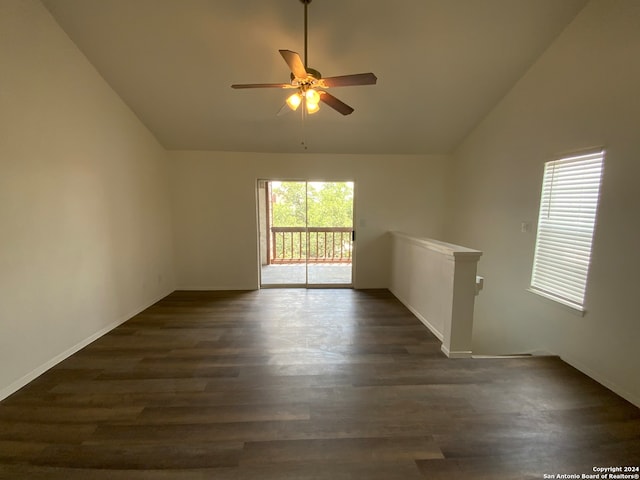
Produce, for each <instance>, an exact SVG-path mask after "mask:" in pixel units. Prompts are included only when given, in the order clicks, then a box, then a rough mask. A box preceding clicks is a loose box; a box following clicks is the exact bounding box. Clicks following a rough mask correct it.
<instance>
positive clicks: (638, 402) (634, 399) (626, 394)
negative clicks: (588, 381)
mask: <svg viewBox="0 0 640 480" xmlns="http://www.w3.org/2000/svg"><path fill="white" fill-rule="evenodd" d="M559 356H560V358H561V359H562V361H564V362H566V363H568V364H569V365H571V366H572V367H574V368H576V369H577V370H580V371H581V372H582V373H584V374H585V375H587V376H588V377H591V378H593V379H594V380H595V381H596V382H598V383H600V384H601V385H604V386H605V387H607V388H608V389H609V390H611V391H612V392H614V393H615V394H617V395H620V396H621V397H622V398H624V399H625V400H627V401H628V402H631V403H633V404H634V405H635V406H636V407H638V408H640V397H639V396H637V395H634V394H633V393H632V392H630V391H628V390H627V389H626V388H622V387H620V385H618V384H616V383H615V382H612V381H610V380H609V379H607V378H605V377H604V376H602V375H601V374H600V373H599V372H596V371H595V370H593V369H591V368H589V367H585V366H584V365H583V364H582V363H581V362H577V361H575V360H574V359H572V358H570V357H566V356H564V355H559Z"/></svg>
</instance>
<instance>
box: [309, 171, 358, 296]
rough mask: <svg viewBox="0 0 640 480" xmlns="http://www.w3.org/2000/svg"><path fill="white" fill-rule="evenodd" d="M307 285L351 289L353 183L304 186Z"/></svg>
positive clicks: (316, 183)
mask: <svg viewBox="0 0 640 480" xmlns="http://www.w3.org/2000/svg"><path fill="white" fill-rule="evenodd" d="M307 231H308V244H309V251H308V255H307V272H308V273H307V285H315V286H319V285H327V286H335V285H351V283H352V273H351V266H352V253H353V182H309V183H308V184H307Z"/></svg>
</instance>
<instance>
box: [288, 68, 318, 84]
mask: <svg viewBox="0 0 640 480" xmlns="http://www.w3.org/2000/svg"><path fill="white" fill-rule="evenodd" d="M305 70H306V71H307V74H308V76H307V78H306V79H305V80H302V81H301V82H300V83H307V82H310V80H311V79H312V80H316V81H318V80H320V79H321V78H322V74H321V73H320V72H319V71H318V70H316V69H315V68H310V67H305ZM295 79H296V76H295V75H294V74H293V73H292V74H291V81H292V82H293V81H294V80H295ZM298 80H300V79H298Z"/></svg>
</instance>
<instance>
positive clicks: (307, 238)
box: [271, 227, 353, 263]
mask: <svg viewBox="0 0 640 480" xmlns="http://www.w3.org/2000/svg"><path fill="white" fill-rule="evenodd" d="M352 252H353V228H351V227H308V228H304V227H271V263H305V262H308V263H351V255H352Z"/></svg>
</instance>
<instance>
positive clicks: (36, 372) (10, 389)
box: [0, 290, 173, 401]
mask: <svg viewBox="0 0 640 480" xmlns="http://www.w3.org/2000/svg"><path fill="white" fill-rule="evenodd" d="M172 291H173V290H172ZM172 291H169V292H168V293H165V294H163V295H161V296H160V297H158V298H156V299H155V300H153V301H151V302H150V303H148V304H146V306H144V307H142V308H139V309H136V310H134V311H133V312H130V313H128V314H126V315H124V316H123V317H121V318H119V319H118V320H116V321H115V322H113V323H111V324H109V325H107V326H106V327H104V328H102V329H101V330H99V331H97V332H96V333H94V334H93V335H90V336H89V337H87V338H85V339H84V340H82V341H80V342H78V343H76V344H75V345H74V346H72V347H71V348H68V349H67V350H65V351H64V352H62V353H60V354H59V355H56V356H55V357H53V358H52V359H51V360H49V361H47V362H45V363H43V364H42V365H40V366H39V367H36V368H35V369H33V370H32V371H31V372H29V373H27V374H26V375H24V376H23V377H21V378H19V379H18V380H16V381H15V382H13V383H11V384H9V385H8V386H7V387H4V388H3V389H1V390H0V401H2V400H4V399H5V398H7V397H8V396H9V395H11V394H13V393H15V392H17V391H18V390H20V389H21V388H22V387H24V386H25V385H27V384H28V383H29V382H32V381H33V380H35V379H36V378H38V377H39V376H40V375H42V374H43V373H45V372H46V371H47V370H49V369H50V368H52V367H55V366H56V365H57V364H58V363H60V362H61V361H63V360H65V359H66V358H68V357H70V356H71V355H73V354H74V353H76V352H77V351H79V350H81V349H83V348H84V347H86V346H87V345H89V344H90V343H91V342H94V341H96V340H97V339H98V338H100V337H102V336H103V335H105V334H106V333H109V332H110V331H111V330H113V329H114V328H116V327H118V326H120V325H122V324H123V323H124V322H126V321H127V320H129V319H131V318H133V317H135V316H136V315H137V314H139V313H140V312H142V311H144V310H146V309H147V308H149V307H150V306H151V305H153V304H155V303H157V302H159V301H160V300H162V299H163V298H165V297H166V296H167V295H169V294H170V293H171V292H172Z"/></svg>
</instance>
